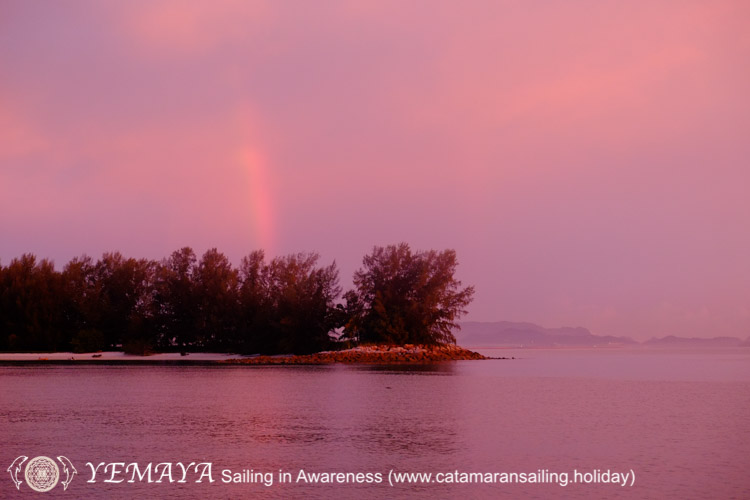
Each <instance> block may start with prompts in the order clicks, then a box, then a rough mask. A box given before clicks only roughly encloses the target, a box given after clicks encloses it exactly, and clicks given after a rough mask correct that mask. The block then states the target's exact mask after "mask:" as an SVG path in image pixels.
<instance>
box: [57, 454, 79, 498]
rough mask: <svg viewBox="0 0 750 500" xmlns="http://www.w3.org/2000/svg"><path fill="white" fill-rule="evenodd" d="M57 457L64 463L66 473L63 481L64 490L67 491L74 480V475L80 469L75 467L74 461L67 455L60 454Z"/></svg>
mask: <svg viewBox="0 0 750 500" xmlns="http://www.w3.org/2000/svg"><path fill="white" fill-rule="evenodd" d="M57 459H58V460H59V461H60V463H61V464H62V468H63V472H64V473H65V480H64V481H63V482H62V484H63V491H65V490H67V489H68V485H69V484H70V482H71V481H72V480H73V477H74V476H75V475H76V474H78V471H77V470H76V468H75V467H73V463H72V462H71V461H70V460H68V459H67V458H66V457H64V456H62V455H60V456H59V457H57Z"/></svg>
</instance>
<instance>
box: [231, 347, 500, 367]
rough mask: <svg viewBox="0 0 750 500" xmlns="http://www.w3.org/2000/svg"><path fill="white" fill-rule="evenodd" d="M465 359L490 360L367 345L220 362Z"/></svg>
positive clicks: (460, 352)
mask: <svg viewBox="0 0 750 500" xmlns="http://www.w3.org/2000/svg"><path fill="white" fill-rule="evenodd" d="M468 359H490V358H487V357H486V356H482V355H481V354H479V353H477V352H474V351H470V350H468V349H464V348H463V347H459V346H457V345H452V344H445V345H412V344H406V345H403V346H391V345H371V346H359V347H355V348H353V349H346V350H343V351H325V352H318V353H315V354H307V355H291V356H254V357H250V358H236V359H228V360H224V361H221V363H226V364H238V365H323V364H330V363H361V364H392V363H433V362H436V361H455V360H468Z"/></svg>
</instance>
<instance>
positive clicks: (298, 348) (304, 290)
mask: <svg viewBox="0 0 750 500" xmlns="http://www.w3.org/2000/svg"><path fill="white" fill-rule="evenodd" d="M318 259H319V257H318V254H315V253H309V254H305V253H300V254H293V255H288V256H286V257H277V258H275V259H273V260H272V261H271V262H270V263H268V264H266V263H265V262H264V260H263V252H260V251H258V252H253V253H252V254H250V255H249V256H247V257H246V258H244V259H243V260H242V265H241V268H240V276H241V281H242V283H241V286H240V303H241V309H242V312H241V317H242V318H243V320H242V327H241V329H242V331H243V333H244V339H243V344H242V349H243V350H245V351H251V352H262V353H268V354H274V353H295V354H307V353H311V352H316V351H320V350H323V349H326V348H328V347H329V345H330V342H331V337H330V333H331V332H332V331H333V330H334V329H335V328H337V327H339V326H341V325H339V324H337V322H336V321H337V315H336V311H337V309H336V305H335V304H334V301H335V300H336V298H337V297H338V296H339V295H340V293H341V288H340V287H339V285H338V269H337V268H336V263H335V262H334V263H332V264H331V265H330V266H326V267H318V265H317V263H318Z"/></svg>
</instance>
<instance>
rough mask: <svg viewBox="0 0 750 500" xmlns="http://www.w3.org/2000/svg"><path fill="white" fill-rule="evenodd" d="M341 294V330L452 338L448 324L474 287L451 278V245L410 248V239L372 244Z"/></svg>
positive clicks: (367, 336) (417, 340)
mask: <svg viewBox="0 0 750 500" xmlns="http://www.w3.org/2000/svg"><path fill="white" fill-rule="evenodd" d="M363 266H364V267H363V268H361V269H359V270H358V271H357V272H355V273H354V285H355V287H356V288H355V289H354V290H352V291H349V292H347V294H346V295H345V299H346V309H347V312H348V316H349V319H348V321H347V323H346V326H345V328H344V336H345V337H346V338H351V339H353V340H356V341H360V342H376V343H380V342H382V343H389V344H406V343H413V344H440V343H455V341H456V339H455V337H454V336H453V333H452V330H453V329H456V328H460V327H459V325H458V324H457V323H456V320H457V319H458V318H460V317H461V316H462V315H463V314H465V313H466V311H465V308H466V306H468V305H469V303H471V300H472V296H473V294H474V287H471V286H469V287H462V284H461V282H460V281H459V280H457V279H456V278H455V276H454V275H455V272H456V268H457V266H458V260H457V259H456V252H455V251H454V250H443V251H442V252H436V251H434V250H430V251H426V252H412V251H411V249H410V248H409V245H407V244H406V243H401V244H399V245H389V246H387V247H375V248H374V249H373V251H372V253H371V254H370V255H367V256H365V257H364V259H363Z"/></svg>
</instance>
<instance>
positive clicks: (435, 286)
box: [0, 243, 474, 354]
mask: <svg viewBox="0 0 750 500" xmlns="http://www.w3.org/2000/svg"><path fill="white" fill-rule="evenodd" d="M319 260H320V259H319V256H318V255H317V254H315V253H299V254H292V255H287V256H284V257H276V258H273V259H271V260H270V261H268V260H267V259H266V258H265V254H264V252H263V251H262V250H257V251H254V252H252V253H250V254H249V255H247V256H245V257H244V258H243V259H242V260H241V262H240V265H239V267H234V266H233V265H232V264H231V262H230V261H229V259H228V258H227V257H226V256H225V255H224V254H222V253H221V252H219V251H218V250H217V249H215V248H214V249H211V250H208V251H207V252H205V253H204V254H203V255H202V256H201V257H200V259H199V258H198V256H197V255H196V254H195V252H194V251H193V250H192V249H191V248H189V247H185V248H182V249H180V250H177V251H175V252H173V253H172V254H171V255H170V256H169V257H167V258H165V259H162V260H161V261H155V260H148V259H135V258H132V257H131V258H126V257H125V256H123V255H122V254H121V253H119V252H111V253H105V254H104V255H102V257H101V258H100V259H99V260H97V261H94V260H93V259H92V258H91V257H88V256H82V257H76V258H74V259H72V260H71V261H70V262H68V263H67V264H65V266H64V267H63V268H62V270H61V271H58V270H56V269H55V266H54V264H53V263H52V262H51V261H50V260H47V259H41V260H39V259H37V258H36V257H35V256H34V255H32V254H24V255H22V256H21V257H19V258H14V259H13V260H12V261H11V262H10V264H9V265H7V266H3V265H0V350H2V351H68V350H72V351H75V352H91V351H98V350H107V349H114V350H125V351H126V352H131V353H138V354H147V353H149V352H154V351H198V350H202V351H215V352H238V353H263V354H275V353H297V354H305V353H312V352H317V351H321V350H326V349H332V348H336V347H337V346H341V345H350V344H357V343H362V342H364V343H389V344H405V343H420V344H436V343H453V342H455V337H454V336H453V334H452V330H453V329H455V328H458V325H457V324H456V320H457V319H458V318H459V317H460V316H461V315H462V314H464V313H465V312H466V311H465V310H464V309H465V307H466V306H467V305H468V304H469V303H470V302H471V299H472V296H473V293H474V289H473V287H463V286H462V284H461V282H460V281H458V280H457V279H456V278H455V276H454V274H455V270H456V267H457V265H458V261H457V259H456V253H455V251H453V250H444V251H441V252H437V251H434V250H431V251H419V252H414V251H412V250H411V249H410V248H409V246H408V245H407V244H405V243H401V244H399V245H389V246H387V247H375V248H374V249H373V251H372V253H371V254H369V255H367V256H365V257H364V259H363V266H362V268H360V269H359V270H357V271H356V272H355V274H354V288H353V289H352V290H348V291H347V292H346V293H344V294H343V295H342V291H343V290H342V288H341V286H340V285H339V271H338V268H337V267H336V263H335V262H334V263H332V264H330V265H327V266H325V265H320V264H319Z"/></svg>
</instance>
